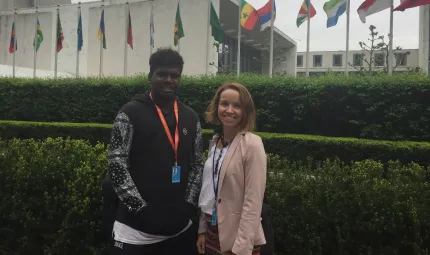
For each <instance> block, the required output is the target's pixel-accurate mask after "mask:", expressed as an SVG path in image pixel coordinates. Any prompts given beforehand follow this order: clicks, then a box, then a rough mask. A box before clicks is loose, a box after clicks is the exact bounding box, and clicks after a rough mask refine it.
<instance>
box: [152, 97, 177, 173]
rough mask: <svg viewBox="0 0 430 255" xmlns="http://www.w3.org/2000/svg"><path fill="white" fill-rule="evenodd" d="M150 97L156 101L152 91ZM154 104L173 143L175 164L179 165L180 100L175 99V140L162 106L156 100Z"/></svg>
mask: <svg viewBox="0 0 430 255" xmlns="http://www.w3.org/2000/svg"><path fill="white" fill-rule="evenodd" d="M149 97H150V98H151V100H152V102H154V100H153V99H152V95H151V93H149ZM154 105H155V108H156V109H157V112H158V116H159V117H160V120H161V123H162V124H163V127H164V131H165V132H166V135H167V138H169V142H170V144H171V145H172V148H173V151H174V152H175V166H177V165H178V146H179V127H178V126H179V124H178V119H179V117H178V102H177V101H176V100H175V102H174V104H173V110H174V112H175V117H176V130H175V142H173V138H172V134H170V130H169V127H168V126H167V123H166V119H164V115H163V113H162V112H161V109H160V107H158V105H157V104H155V102H154Z"/></svg>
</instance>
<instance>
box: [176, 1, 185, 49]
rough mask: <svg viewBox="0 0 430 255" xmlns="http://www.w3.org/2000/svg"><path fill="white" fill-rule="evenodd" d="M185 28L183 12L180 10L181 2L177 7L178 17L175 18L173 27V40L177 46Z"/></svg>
mask: <svg viewBox="0 0 430 255" xmlns="http://www.w3.org/2000/svg"><path fill="white" fill-rule="evenodd" d="M184 36H185V34H184V28H183V26H182V20H181V13H180V12H179V2H178V8H176V19H175V27H174V29H173V37H174V38H173V41H174V44H175V46H176V45H178V42H179V40H180V39H181V38H182V37H184Z"/></svg>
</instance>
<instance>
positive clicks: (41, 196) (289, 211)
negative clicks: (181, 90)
mask: <svg viewBox="0 0 430 255" xmlns="http://www.w3.org/2000/svg"><path fill="white" fill-rule="evenodd" d="M106 149H107V148H106V147H105V146H103V145H100V144H98V145H95V146H91V145H90V144H89V143H88V142H84V141H77V140H68V139H66V140H64V139H62V138H57V139H47V140H44V141H34V140H31V139H30V140H11V141H0V194H1V196H0V223H1V224H0V237H1V238H0V254H12V253H17V254H48V255H50V254H107V252H108V250H107V244H106V243H104V242H103V241H101V239H100V236H101V233H100V232H99V229H100V220H101V194H100V190H101V188H100V182H101V180H102V178H103V177H104V176H106V170H107V159H106V155H107V152H106ZM268 161H269V164H268V168H269V169H268V170H269V177H268V181H267V188H266V195H265V200H266V202H267V203H268V204H269V205H270V206H271V207H272V209H273V212H272V220H273V226H274V228H275V238H276V242H275V249H276V253H277V254H278V255H282V254H303V255H304V254H323V255H325V254H327V255H332V254H346V255H349V254H351V255H352V254H416V255H418V254H420V255H421V254H428V250H429V249H430V236H429V229H430V220H429V219H430V208H429V205H430V201H429V198H430V186H429V183H428V180H427V179H428V177H427V176H428V169H426V168H424V167H421V166H419V165H417V164H407V165H401V164H400V163H399V162H389V164H388V167H387V172H386V173H387V174H386V175H384V176H383V175H382V172H383V165H382V164H381V163H380V162H377V161H372V160H365V161H361V162H355V163H354V164H352V165H346V164H343V163H342V162H340V161H338V160H334V161H325V162H323V163H321V164H318V165H317V169H312V168H311V167H310V166H309V165H308V164H301V163H296V162H291V161H288V160H286V159H283V158H279V157H277V156H274V157H273V156H270V155H269V160H268Z"/></svg>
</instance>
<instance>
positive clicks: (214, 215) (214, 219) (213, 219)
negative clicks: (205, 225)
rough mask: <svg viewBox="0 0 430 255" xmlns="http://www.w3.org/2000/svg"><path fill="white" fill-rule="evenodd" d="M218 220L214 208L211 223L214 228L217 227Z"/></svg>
mask: <svg viewBox="0 0 430 255" xmlns="http://www.w3.org/2000/svg"><path fill="white" fill-rule="evenodd" d="M216 220H217V217H216V208H214V209H213V211H212V222H211V224H212V226H215V225H216Z"/></svg>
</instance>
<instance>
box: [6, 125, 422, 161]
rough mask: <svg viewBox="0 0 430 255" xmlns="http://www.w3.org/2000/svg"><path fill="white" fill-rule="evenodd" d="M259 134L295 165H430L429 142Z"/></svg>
mask: <svg viewBox="0 0 430 255" xmlns="http://www.w3.org/2000/svg"><path fill="white" fill-rule="evenodd" d="M202 132H203V136H204V142H205V144H204V148H205V149H207V148H208V144H209V140H210V139H211V138H212V136H213V131H212V130H207V129H206V130H203V131H202ZM110 134H111V125H110V124H86V123H42V122H24V121H0V138H3V139H5V140H8V139H12V138H20V139H28V138H34V139H46V138H49V137H53V138H55V137H63V138H66V137H71V138H73V139H84V140H88V141H90V142H91V143H92V144H96V143H98V142H102V143H105V144H108V143H109V139H110ZM257 134H258V135H259V136H261V137H262V139H263V142H264V146H265V149H266V152H268V153H272V154H276V155H280V156H282V157H286V158H288V159H290V160H293V161H304V160H306V158H308V157H311V158H313V159H314V160H316V161H321V160H325V159H327V158H336V157H337V158H339V159H341V160H342V161H345V162H351V161H358V160H365V159H374V160H380V161H382V162H388V161H389V160H400V161H401V162H403V163H409V162H417V163H419V164H422V165H429V164H430V157H429V155H430V143H426V142H394V141H379V140H364V139H356V138H338V137H323V136H311V135H295V134H275V133H257Z"/></svg>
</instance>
